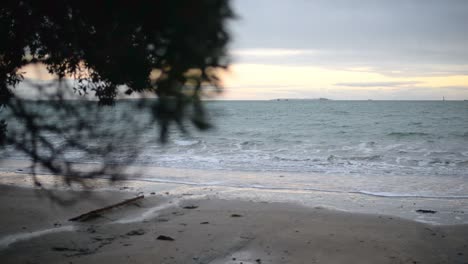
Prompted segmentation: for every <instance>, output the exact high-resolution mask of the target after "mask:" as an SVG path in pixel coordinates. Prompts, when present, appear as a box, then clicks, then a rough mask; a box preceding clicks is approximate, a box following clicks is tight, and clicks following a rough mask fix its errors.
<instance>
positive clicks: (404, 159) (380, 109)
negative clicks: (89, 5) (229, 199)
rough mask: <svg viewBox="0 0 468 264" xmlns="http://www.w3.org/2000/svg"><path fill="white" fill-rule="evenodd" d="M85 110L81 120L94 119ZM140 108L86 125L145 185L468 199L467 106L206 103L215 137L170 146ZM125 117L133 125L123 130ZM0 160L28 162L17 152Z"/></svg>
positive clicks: (174, 140)
mask: <svg viewBox="0 0 468 264" xmlns="http://www.w3.org/2000/svg"><path fill="white" fill-rule="evenodd" d="M76 104H78V105H79V104H80V103H79V102H77V103H76ZM83 104H84V105H86V107H85V106H83V107H82V108H83V111H85V109H90V108H91V109H94V108H93V106H90V103H89V102H87V103H83ZM136 105H137V102H136V101H118V102H117V103H116V105H115V106H114V107H112V108H109V109H107V110H105V111H104V113H101V114H100V115H95V114H94V115H88V116H86V115H84V116H85V118H88V119H89V120H88V123H92V124H93V125H95V126H100V127H101V129H102V131H105V133H103V134H102V135H100V136H99V137H97V138H91V139H89V140H88V142H84V143H85V144H90V145H92V144H97V145H99V144H100V141H101V140H102V141H103V142H104V141H106V140H109V139H112V138H113V137H115V135H119V138H118V140H115V142H113V143H112V144H113V145H114V147H116V149H119V151H115V153H114V157H113V162H116V163H119V162H120V163H126V162H129V163H130V160H131V164H127V165H132V166H136V167H139V168H145V167H146V168H148V169H142V170H140V171H142V173H140V179H143V180H146V181H156V182H168V183H181V184H189V185H190V184H191V185H201V186H226V187H236V188H244V187H245V188H257V189H269V190H289V191H300V190H304V191H307V190H310V191H314V190H315V191H323V192H332V193H333V192H334V193H349V194H353V193H360V194H367V195H374V196H380V197H400V198H404V197H413V198H429V199H437V198H441V199H462V200H465V199H468V102H464V101H331V100H280V101H209V102H206V103H205V106H206V108H207V112H208V114H209V116H210V120H211V122H212V124H213V125H214V128H213V129H211V130H208V131H205V132H199V131H196V130H195V129H193V128H190V127H188V129H187V131H188V132H187V133H183V132H181V130H180V129H178V128H177V127H176V126H175V125H174V126H172V127H171V129H170V135H169V140H168V142H167V143H166V144H161V143H160V142H159V140H158V135H159V132H158V126H157V122H154V120H153V119H152V115H151V109H150V107H149V106H143V107H141V106H140V107H137V106H136ZM150 105H151V104H150ZM31 107H37V108H38V109H39V108H41V107H42V108H41V109H42V111H43V112H44V111H46V109H47V106H43V105H42V106H31ZM145 107H148V109H146V108H145ZM137 109H138V110H137ZM106 111H107V112H106ZM48 114H49V118H48V120H49V121H50V120H51V121H50V122H56V123H58V122H62V123H63V122H65V121H64V120H63V117H59V116H55V117H54V112H53V111H49V113H48ZM126 114H127V118H128V116H130V119H131V121H130V120H129V119H126V120H124V121H122V120H123V119H122V118H124V116H126ZM111 116H112V118H111ZM54 118H55V120H54ZM96 118H97V119H96ZM14 122H15V121H11V122H10V123H11V124H9V125H10V126H12V127H14V126H15V124H14ZM140 128H144V129H140ZM122 131H126V132H125V133H122ZM132 131H134V133H133V134H132V133H131V132H132ZM128 132H130V133H128ZM122 134H125V135H126V136H121V135H122ZM46 137H48V138H49V139H50V140H51V141H52V142H55V144H57V145H60V144H61V142H63V140H64V139H63V137H62V136H60V135H54V134H53V133H50V134H49V135H46ZM119 146H120V148H118V147H119ZM130 153H131V155H132V156H131V159H130V158H129V156H128V155H130ZM135 153H137V155H136V154H135ZM0 154H1V155H2V158H3V159H27V158H28V157H27V156H26V155H24V153H22V152H20V151H17V150H15V149H13V148H12V147H11V146H7V148H6V149H5V150H3V151H2V152H1V153H0ZM63 157H64V158H66V159H67V160H68V161H71V162H76V163H96V162H99V159H96V157H92V156H90V155H85V154H83V152H82V151H79V150H75V149H69V150H65V151H63ZM150 168H153V169H150ZM154 168H169V169H173V170H172V172H174V173H171V170H168V171H165V173H157V172H155V169H154ZM465 201H466V200H465Z"/></svg>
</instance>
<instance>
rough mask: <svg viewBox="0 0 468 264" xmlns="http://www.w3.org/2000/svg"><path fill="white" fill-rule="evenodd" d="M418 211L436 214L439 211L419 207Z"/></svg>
mask: <svg viewBox="0 0 468 264" xmlns="http://www.w3.org/2000/svg"><path fill="white" fill-rule="evenodd" d="M416 212H417V213H421V214H435V213H437V211H434V210H426V209H418V210H416Z"/></svg>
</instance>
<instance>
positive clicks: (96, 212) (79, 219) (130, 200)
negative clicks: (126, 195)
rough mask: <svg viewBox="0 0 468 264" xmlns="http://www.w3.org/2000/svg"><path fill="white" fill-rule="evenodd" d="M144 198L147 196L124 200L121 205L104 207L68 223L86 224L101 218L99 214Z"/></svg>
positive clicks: (71, 219)
mask: <svg viewBox="0 0 468 264" xmlns="http://www.w3.org/2000/svg"><path fill="white" fill-rule="evenodd" d="M143 198H145V196H144V195H140V196H137V197H135V198H131V199H127V200H124V201H122V202H120V203H116V204H113V205H109V206H106V207H102V208H99V209H96V210H92V211H89V212H87V213H84V214H81V215H79V216H76V217H73V218H70V219H68V221H79V222H84V221H87V220H89V219H92V218H96V217H99V216H100V215H99V213H102V212H105V211H108V210H110V209H113V208H116V207H119V206H123V205H127V204H130V203H133V202H136V201H138V200H141V199H143Z"/></svg>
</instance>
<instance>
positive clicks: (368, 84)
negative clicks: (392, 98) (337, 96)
mask: <svg viewBox="0 0 468 264" xmlns="http://www.w3.org/2000/svg"><path fill="white" fill-rule="evenodd" d="M420 83H421V82H418V81H406V82H343V83H335V85H336V86H347V87H402V86H411V85H416V84H420Z"/></svg>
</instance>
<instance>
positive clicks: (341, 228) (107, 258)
mask: <svg viewBox="0 0 468 264" xmlns="http://www.w3.org/2000/svg"><path fill="white" fill-rule="evenodd" d="M54 194H55V195H57V197H60V198H70V199H69V200H67V199H64V200H63V201H64V202H66V203H65V204H64V206H61V205H59V204H57V202H56V201H53V200H51V199H50V197H49V196H46V195H44V193H42V192H40V191H38V190H34V189H31V188H19V187H14V186H6V185H0V203H1V206H0V215H1V217H0V259H1V263H114V264H116V263H213V264H216V263H244V264H247V263H468V239H467V238H468V226H467V225H458V226H434V225H427V224H423V223H417V222H413V221H408V220H403V219H399V218H396V217H391V216H385V215H384V214H382V215H366V214H355V213H345V212H338V211H332V210H328V209H324V208H320V207H316V208H309V207H301V206H298V205H293V204H287V203H267V202H249V201H240V200H222V199H218V198H209V196H208V198H207V196H204V197H198V196H197V195H192V194H190V193H186V194H181V195H171V194H165V193H161V192H155V193H153V192H148V193H144V194H145V198H144V199H142V200H140V201H139V202H136V203H132V204H128V205H125V206H121V207H118V208H115V209H113V210H110V211H108V212H105V213H102V214H100V216H99V217H97V218H94V219H91V220H88V221H85V222H70V221H68V219H69V218H72V217H75V216H77V215H80V214H83V213H85V212H88V211H90V210H93V209H97V208H100V207H103V206H106V205H110V204H114V203H118V202H121V201H122V200H125V199H128V198H132V197H135V196H136V195H137V194H138V193H137V192H132V191H127V192H117V191H94V192H89V193H83V192H77V191H64V190H62V191H55V192H54ZM81 194H84V195H83V196H81ZM77 195H78V196H77ZM77 197H81V198H80V199H79V200H76V198H77Z"/></svg>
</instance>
